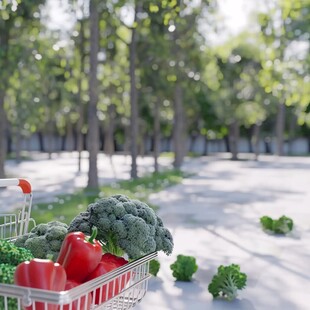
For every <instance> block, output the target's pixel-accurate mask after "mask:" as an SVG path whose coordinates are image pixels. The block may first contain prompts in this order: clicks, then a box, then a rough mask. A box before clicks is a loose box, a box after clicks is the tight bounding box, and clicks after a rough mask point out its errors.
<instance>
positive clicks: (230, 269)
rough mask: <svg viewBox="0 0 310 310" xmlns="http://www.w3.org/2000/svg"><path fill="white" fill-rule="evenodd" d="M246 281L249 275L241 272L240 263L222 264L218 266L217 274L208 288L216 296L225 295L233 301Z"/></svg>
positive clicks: (224, 296) (225, 297)
mask: <svg viewBox="0 0 310 310" xmlns="http://www.w3.org/2000/svg"><path fill="white" fill-rule="evenodd" d="M246 281H247V275H246V274H245V273H242V272H240V266H239V265H235V264H231V265H229V266H222V265H221V266H219V267H218V270H217V274H216V275H214V276H213V278H212V281H211V283H210V284H209V286H208V290H209V292H210V293H211V294H212V296H213V297H214V298H216V297H223V298H224V299H227V300H229V301H231V300H233V299H235V298H236V297H237V294H238V290H242V289H244V288H245V286H246Z"/></svg>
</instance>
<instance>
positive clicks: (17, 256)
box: [0, 240, 34, 266]
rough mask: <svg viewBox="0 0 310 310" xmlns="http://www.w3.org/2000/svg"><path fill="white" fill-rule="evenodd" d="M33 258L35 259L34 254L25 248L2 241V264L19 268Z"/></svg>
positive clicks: (0, 246)
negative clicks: (18, 266) (19, 265)
mask: <svg viewBox="0 0 310 310" xmlns="http://www.w3.org/2000/svg"><path fill="white" fill-rule="evenodd" d="M32 258H34V257H33V255H32V253H31V252H30V251H29V250H27V249H25V248H24V247H19V246H17V245H15V244H14V243H13V242H10V241H8V240H0V263H2V264H10V265H12V266H17V265H18V264H20V263H22V262H23V261H26V260H31V259H32Z"/></svg>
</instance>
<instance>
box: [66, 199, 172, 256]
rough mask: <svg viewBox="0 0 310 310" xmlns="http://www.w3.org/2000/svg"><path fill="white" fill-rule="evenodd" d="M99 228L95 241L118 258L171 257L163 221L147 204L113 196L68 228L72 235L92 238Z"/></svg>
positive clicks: (91, 209) (91, 206)
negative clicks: (156, 254)
mask: <svg viewBox="0 0 310 310" xmlns="http://www.w3.org/2000/svg"><path fill="white" fill-rule="evenodd" d="M93 226H96V227H97V229H98V234H97V237H96V239H98V240H100V241H102V243H103V244H104V245H103V249H104V251H106V252H110V253H112V254H115V255H122V254H123V253H126V254H127V255H128V257H129V258H130V259H136V258H139V257H141V256H143V255H146V254H149V253H151V252H154V251H163V252H164V253H166V254H167V255H169V254H171V253H172V249H173V238H172V235H171V233H170V232H169V230H168V229H167V228H165V227H164V225H163V222H162V220H161V219H160V218H159V217H158V216H157V215H156V213H155V212H154V210H153V209H152V208H151V207H149V206H148V205H147V204H146V203H144V202H141V201H139V200H135V199H130V198H128V197H127V196H124V195H114V196H111V197H108V198H102V199H99V200H98V201H96V202H94V203H91V204H90V205H89V206H88V207H87V209H86V211H85V212H81V213H80V214H78V215H77V216H76V217H75V218H74V219H73V220H72V222H71V223H70V225H69V229H68V231H69V232H72V231H82V232H84V233H85V234H91V231H92V227H93Z"/></svg>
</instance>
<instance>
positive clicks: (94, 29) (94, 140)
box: [87, 0, 99, 188]
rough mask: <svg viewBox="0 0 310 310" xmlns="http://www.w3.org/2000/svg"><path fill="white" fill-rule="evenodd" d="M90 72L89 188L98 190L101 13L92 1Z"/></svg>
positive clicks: (90, 16)
mask: <svg viewBox="0 0 310 310" xmlns="http://www.w3.org/2000/svg"><path fill="white" fill-rule="evenodd" d="M89 19H90V59H89V62H90V71H89V104H88V132H87V149H88V152H89V170H88V183H87V187H89V188H98V167H97V156H98V152H99V146H98V144H99V126H98V117H97V103H98V79H97V67H98V51H99V12H98V1H97V0H90V6H89Z"/></svg>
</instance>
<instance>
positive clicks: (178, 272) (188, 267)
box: [170, 254, 198, 281]
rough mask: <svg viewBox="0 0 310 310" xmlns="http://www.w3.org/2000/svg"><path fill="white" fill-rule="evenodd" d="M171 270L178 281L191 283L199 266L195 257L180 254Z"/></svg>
mask: <svg viewBox="0 0 310 310" xmlns="http://www.w3.org/2000/svg"><path fill="white" fill-rule="evenodd" d="M170 269H171V270H172V275H173V276H174V277H175V278H176V280H177V281H191V280H192V277H193V274H194V273H195V272H196V271H197V270H198V265H197V264H196V259H195V257H193V256H186V255H182V254H179V255H178V256H177V260H176V261H175V262H174V263H173V264H171V265H170Z"/></svg>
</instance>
